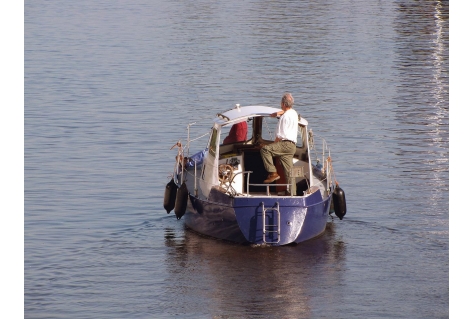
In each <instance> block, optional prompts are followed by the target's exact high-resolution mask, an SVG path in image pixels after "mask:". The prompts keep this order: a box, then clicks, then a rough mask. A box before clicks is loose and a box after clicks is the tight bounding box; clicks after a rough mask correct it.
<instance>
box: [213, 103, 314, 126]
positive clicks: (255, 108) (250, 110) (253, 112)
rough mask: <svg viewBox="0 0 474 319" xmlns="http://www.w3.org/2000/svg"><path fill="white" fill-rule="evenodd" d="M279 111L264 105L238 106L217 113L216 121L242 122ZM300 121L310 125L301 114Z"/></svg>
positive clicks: (222, 123)
mask: <svg viewBox="0 0 474 319" xmlns="http://www.w3.org/2000/svg"><path fill="white" fill-rule="evenodd" d="M278 111H281V109H277V108H274V107H270V106H263V105H249V106H236V107H235V108H233V109H231V110H229V111H225V112H224V113H219V114H217V116H216V118H215V119H214V122H215V123H216V124H219V125H226V124H231V123H237V122H241V121H243V120H247V119H248V118H250V117H255V116H270V114H272V113H275V112H278ZM298 122H299V124H301V125H304V126H307V125H308V121H306V120H305V119H304V118H302V117H301V116H300V117H299V121H298Z"/></svg>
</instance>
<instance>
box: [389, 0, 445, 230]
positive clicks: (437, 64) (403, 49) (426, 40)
mask: <svg viewBox="0 0 474 319" xmlns="http://www.w3.org/2000/svg"><path fill="white" fill-rule="evenodd" d="M397 11H398V15H397V17H396V19H395V24H394V26H395V30H396V32H397V37H398V39H397V46H396V53H397V56H396V60H395V69H396V70H397V72H399V74H400V76H399V79H400V81H399V84H398V85H397V93H398V94H397V95H396V96H395V98H394V103H395V104H396V105H397V109H396V110H395V113H396V119H397V126H396V128H395V129H394V130H395V133H396V134H397V141H398V147H397V148H396V153H395V154H396V155H397V156H398V163H399V165H398V167H397V168H398V169H399V173H400V176H402V178H403V183H404V185H405V187H407V188H410V189H412V190H413V192H410V193H407V194H406V195H408V198H407V200H408V201H410V202H412V201H416V202H417V203H418V205H420V204H421V203H420V199H419V198H416V200H412V198H413V197H414V196H416V197H418V194H417V190H418V189H419V188H420V187H423V188H428V189H429V193H430V194H429V196H425V200H423V204H421V205H420V206H419V207H418V208H417V210H418V211H419V212H420V209H421V213H422V214H427V215H433V214H440V213H441V214H445V213H446V212H445V211H440V210H439V209H438V208H436V207H433V206H436V205H439V204H440V203H441V202H443V201H447V200H448V183H449V176H448V172H449V166H448V165H449V163H448V161H449V148H448V147H449V126H448V124H449V103H448V100H449V97H448V85H449V74H448V69H449V67H448V62H449V58H448V57H449V52H448V37H449V33H448V23H449V2H448V1H429V2H413V1H400V2H398V10H397ZM446 222H447V220H446Z"/></svg>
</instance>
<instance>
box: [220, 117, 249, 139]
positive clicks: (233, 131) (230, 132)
mask: <svg viewBox="0 0 474 319" xmlns="http://www.w3.org/2000/svg"><path fill="white" fill-rule="evenodd" d="M251 138H252V122H251V121H250V122H248V121H245V120H244V121H241V122H238V123H235V124H232V125H226V126H222V128H221V138H220V143H221V144H232V143H240V142H245V141H248V140H250V139H251Z"/></svg>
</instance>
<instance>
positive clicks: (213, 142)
mask: <svg viewBox="0 0 474 319" xmlns="http://www.w3.org/2000/svg"><path fill="white" fill-rule="evenodd" d="M218 137H219V134H218V133H217V129H216V128H213V129H212V133H211V139H210V141H209V154H210V155H211V156H212V157H216V150H217V140H218Z"/></svg>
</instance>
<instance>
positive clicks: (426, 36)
mask: <svg viewBox="0 0 474 319" xmlns="http://www.w3.org/2000/svg"><path fill="white" fill-rule="evenodd" d="M448 39H449V4H448V2H447V1H408V0H399V1H375V0H368V1H348V0H343V1H257V0H244V1H238V2H237V1H199V0H198V1H148V0H138V1H108V0H98V1H89V0H84V1H54V0H53V1H25V61H24V63H25V107H24V112H25V122H24V125H25V130H24V134H25V140H24V141H25V148H24V153H25V157H24V160H25V163H24V165H25V167H24V174H25V184H24V187H25V193H24V199H25V200H24V206H25V218H24V232H25V238H24V248H25V250H24V253H25V255H24V267H25V268H24V272H25V273H24V311H25V313H24V314H25V318H222V319H223V318H447V317H448V310H449V276H448V275H449V232H448V230H449V222H448V221H449V216H448V200H449V196H448V190H449V188H448V187H449V162H448V159H449V104H448V83H449V82H448V77H449V76H448V70H449V65H448V62H449V59H448V56H449V50H448ZM285 91H289V92H292V93H293V96H294V97H295V108H296V109H297V111H298V112H299V113H301V114H302V115H303V116H304V117H305V118H307V119H308V120H309V121H310V123H312V126H313V129H314V130H315V131H316V132H317V133H318V134H320V135H322V136H324V137H325V138H326V139H327V141H328V143H329V145H330V146H331V155H332V158H333V165H334V168H335V170H336V178H337V180H338V182H339V183H340V185H341V187H342V188H343V189H344V191H345V193H346V199H347V206H348V213H347V216H346V218H345V219H344V220H343V221H340V220H338V219H335V220H329V224H328V229H327V232H326V233H325V234H324V235H323V236H322V237H320V238H316V239H314V240H311V241H308V242H306V243H302V244H300V245H297V246H289V247H280V248H263V247H249V246H239V245H234V244H230V243H226V242H221V241H217V240H214V239H210V238H205V237H202V236H199V235H197V234H195V233H193V232H191V231H189V230H186V229H185V228H184V226H183V222H182V221H177V220H176V218H175V217H174V215H173V214H170V215H167V214H166V211H165V210H164V209H163V206H162V202H163V193H164V187H165V185H166V183H167V182H168V179H169V175H170V173H171V170H172V163H173V159H174V156H175V155H176V154H175V152H174V150H172V151H170V147H171V146H172V145H173V144H174V143H176V141H177V140H178V139H182V138H183V137H185V125H186V124H188V123H189V122H191V121H193V120H195V119H196V118H198V117H200V116H203V115H207V114H209V115H214V114H216V113H217V112H220V111H223V110H226V109H229V108H231V107H232V106H233V104H235V103H240V104H241V105H248V104H263V105H272V106H278V105H279V100H280V98H281V95H282V94H283V93H284V92H285Z"/></svg>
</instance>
